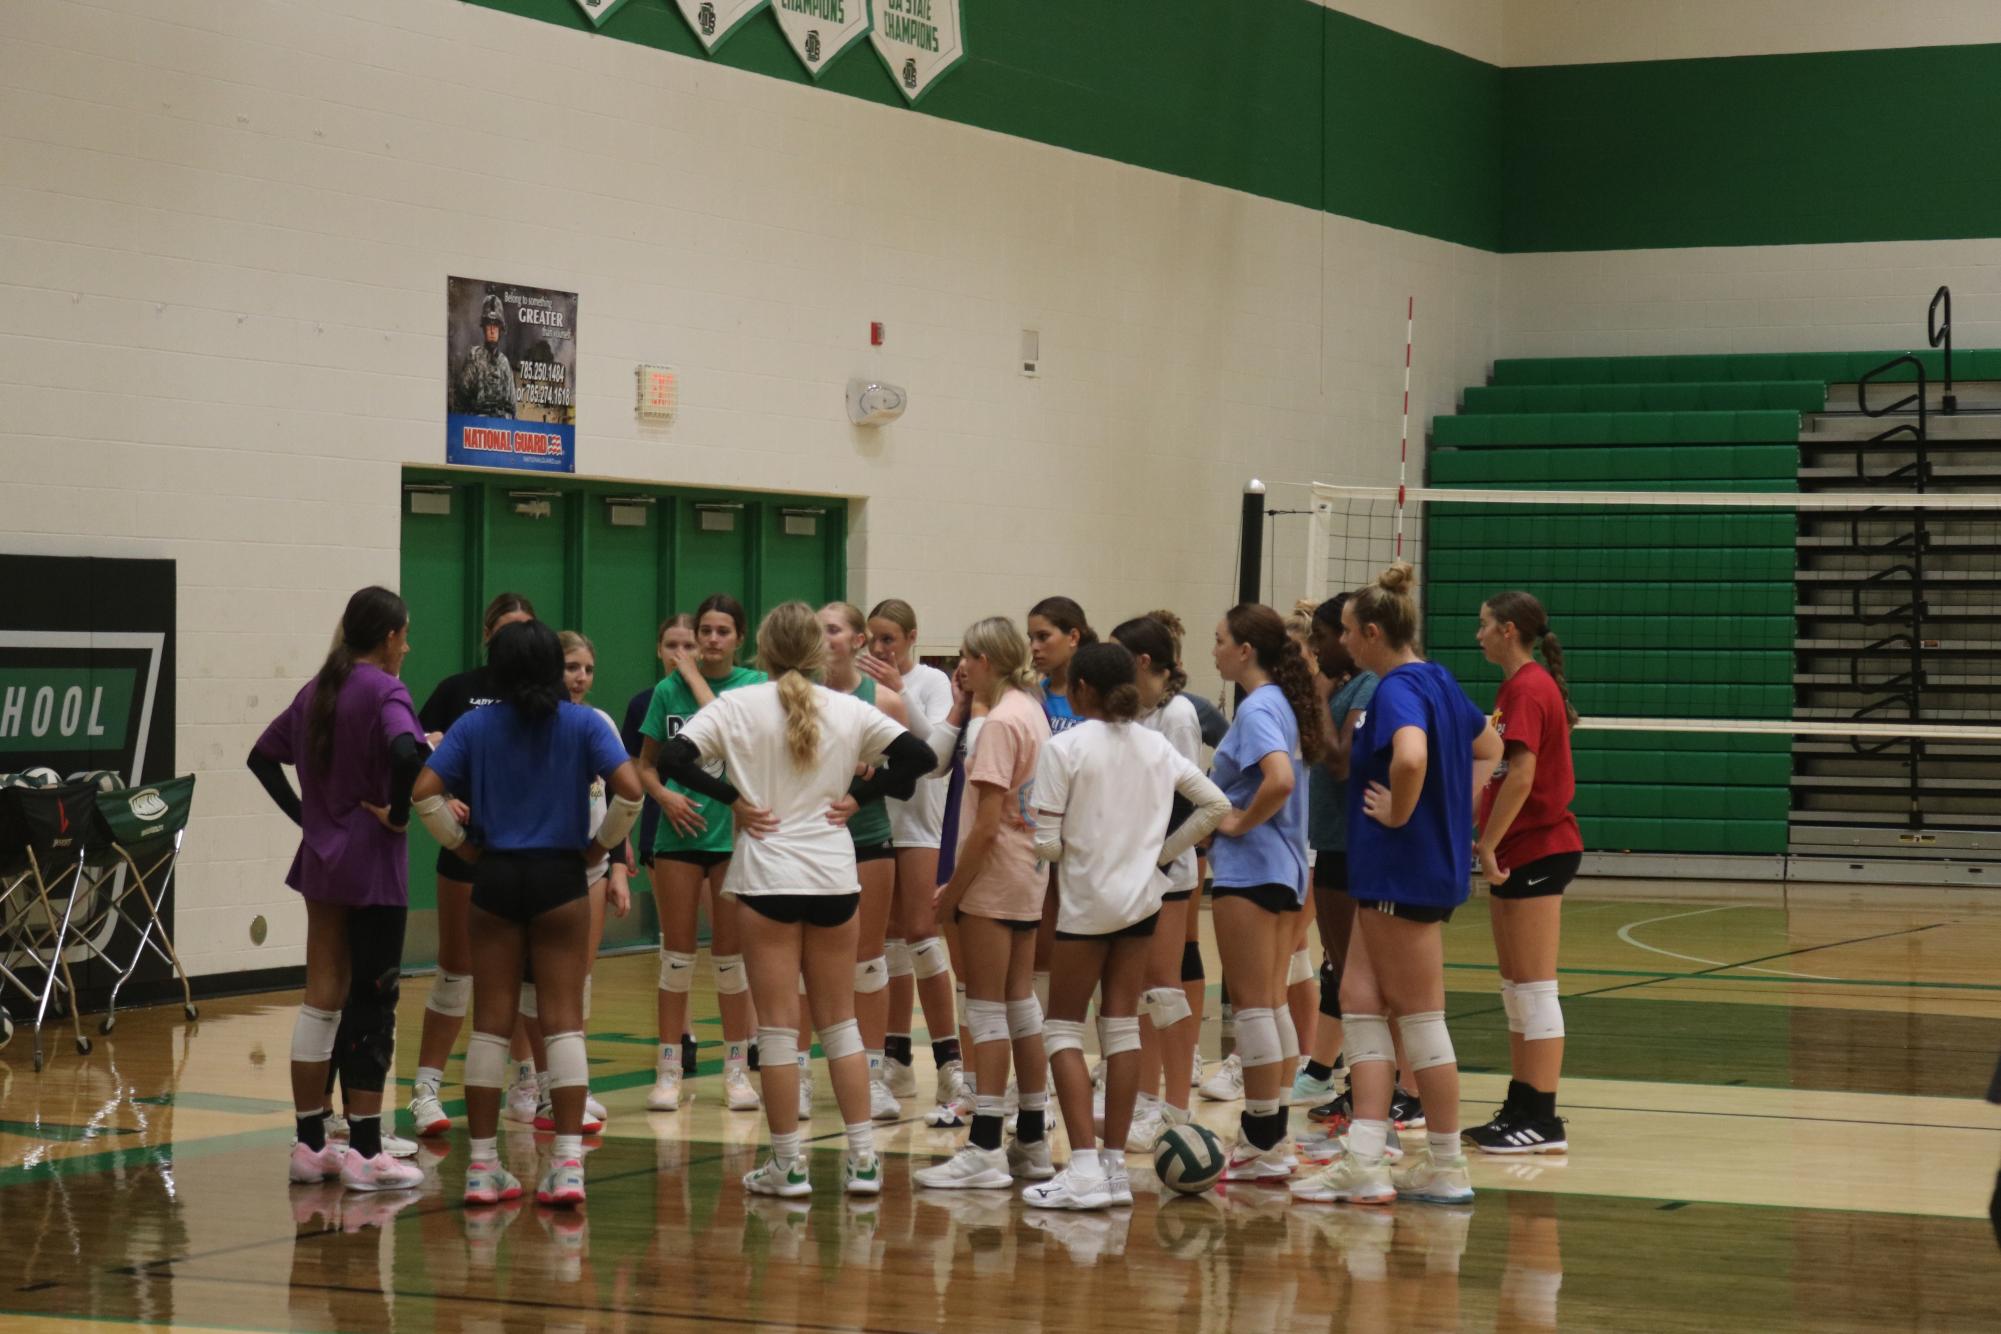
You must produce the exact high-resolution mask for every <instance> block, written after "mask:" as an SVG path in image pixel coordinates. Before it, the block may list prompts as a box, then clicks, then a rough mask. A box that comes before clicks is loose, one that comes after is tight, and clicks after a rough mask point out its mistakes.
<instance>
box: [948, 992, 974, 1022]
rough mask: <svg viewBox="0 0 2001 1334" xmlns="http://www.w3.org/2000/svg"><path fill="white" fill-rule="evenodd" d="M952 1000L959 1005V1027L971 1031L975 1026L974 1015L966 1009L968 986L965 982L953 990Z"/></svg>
mask: <svg viewBox="0 0 2001 1334" xmlns="http://www.w3.org/2000/svg"><path fill="white" fill-rule="evenodd" d="M952 998H953V999H954V1000H955V1001H957V1002H958V1004H959V1027H961V1028H964V1029H968V1030H970V1029H971V1028H972V1026H973V1015H972V1012H971V1011H970V1010H968V1009H967V1008H966V984H965V983H964V982H961V983H959V984H958V985H957V986H955V987H953V988H952Z"/></svg>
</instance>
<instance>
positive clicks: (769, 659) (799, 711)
mask: <svg viewBox="0 0 2001 1334" xmlns="http://www.w3.org/2000/svg"><path fill="white" fill-rule="evenodd" d="M757 665H758V667H759V668H760V669H762V670H763V672H764V673H765V674H766V675H767V676H769V677H771V678H772V680H773V681H774V682H775V683H776V684H777V686H778V702H779V704H780V705H781V706H782V707H783V708H784V710H785V749H786V751H787V752H788V753H789V754H790V755H791V756H792V763H793V764H794V765H795V766H796V767H798V768H801V769H804V768H807V767H809V766H811V765H812V764H813V762H814V761H815V760H816V759H817V758H818V757H819V754H820V700H819V696H818V695H816V694H815V693H814V691H813V678H815V677H817V676H819V675H820V674H821V673H823V672H824V671H826V669H827V637H826V635H825V634H824V633H822V632H821V630H820V621H819V618H818V617H816V616H815V615H814V614H813V609H812V608H811V607H809V606H807V605H806V604H805V603H803V602H796V601H795V602H781V603H779V604H778V605H777V606H775V607H773V608H772V609H771V610H770V611H768V612H766V613H765V616H764V620H763V621H762V622H760V623H759V625H758V627H757Z"/></svg>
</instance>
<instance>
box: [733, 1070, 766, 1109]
mask: <svg viewBox="0 0 2001 1334" xmlns="http://www.w3.org/2000/svg"><path fill="white" fill-rule="evenodd" d="M723 1105H724V1106H725V1107H728V1108H729V1109H730V1110H731V1111H733V1112H754V1111H756V1110H757V1109H758V1108H759V1107H762V1106H763V1105H764V1102H763V1100H762V1099H760V1098H759V1097H758V1096H757V1085H756V1083H755V1082H753V1081H752V1079H751V1077H750V1067H749V1066H747V1065H726V1066H724V1067H723Z"/></svg>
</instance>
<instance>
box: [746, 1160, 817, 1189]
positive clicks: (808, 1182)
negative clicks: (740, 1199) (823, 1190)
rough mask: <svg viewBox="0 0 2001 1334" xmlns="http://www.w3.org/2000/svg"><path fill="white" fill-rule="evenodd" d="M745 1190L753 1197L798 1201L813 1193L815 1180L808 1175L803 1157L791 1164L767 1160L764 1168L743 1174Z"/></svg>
mask: <svg viewBox="0 0 2001 1334" xmlns="http://www.w3.org/2000/svg"><path fill="white" fill-rule="evenodd" d="M743 1188H744V1190H746V1191H748V1192H749V1193H750V1194H752V1195H779V1196H783V1197H785V1198H787V1199H797V1198H798V1197H800V1196H802V1195H811V1194H812V1193H813V1179H812V1178H811V1177H809V1176H807V1175H806V1160H805V1158H803V1157H800V1158H794V1159H793V1160H792V1161H791V1162H789V1163H780V1162H779V1161H778V1160H777V1159H776V1158H767V1159H765V1160H764V1166H762V1167H760V1168H758V1169H757V1170H756V1171H753V1172H745V1173H744V1174H743Z"/></svg>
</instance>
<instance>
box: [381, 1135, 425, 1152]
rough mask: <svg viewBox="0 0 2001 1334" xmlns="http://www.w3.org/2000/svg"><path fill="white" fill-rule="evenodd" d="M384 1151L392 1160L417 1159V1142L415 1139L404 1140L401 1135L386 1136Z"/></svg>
mask: <svg viewBox="0 0 2001 1334" xmlns="http://www.w3.org/2000/svg"><path fill="white" fill-rule="evenodd" d="M382 1151H383V1152H384V1153H386V1154H388V1155H389V1156H390V1157H391V1158H415V1157H416V1156H417V1141H416V1140H414V1139H404V1138H403V1137H402V1136H401V1135H384V1136H383V1137H382Z"/></svg>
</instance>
